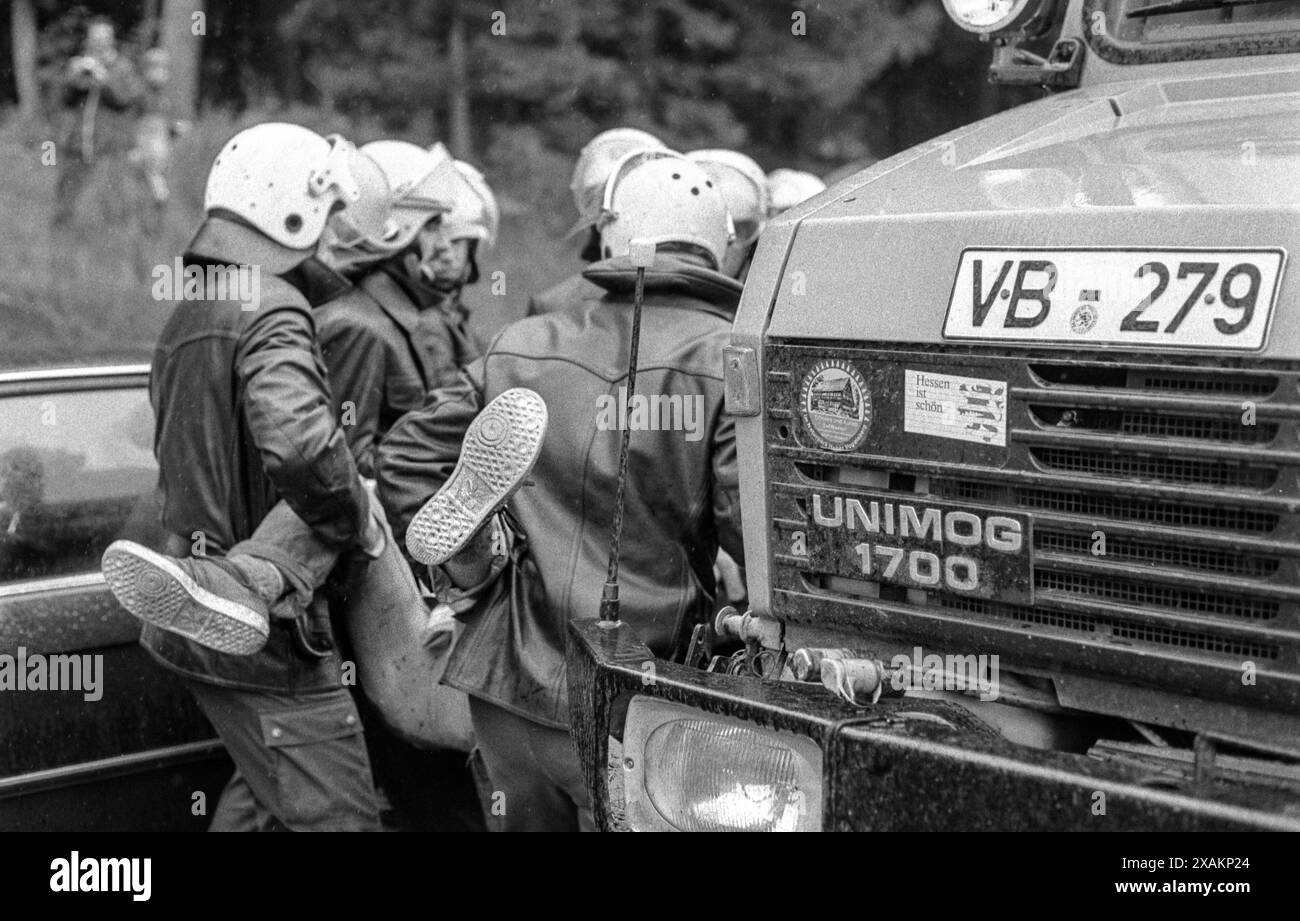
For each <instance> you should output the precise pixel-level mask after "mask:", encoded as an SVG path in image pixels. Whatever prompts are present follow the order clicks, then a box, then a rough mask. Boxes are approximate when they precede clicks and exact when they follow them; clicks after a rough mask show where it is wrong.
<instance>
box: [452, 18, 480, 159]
mask: <svg viewBox="0 0 1300 921" xmlns="http://www.w3.org/2000/svg"><path fill="white" fill-rule="evenodd" d="M466 45H467V39H466V34H465V14H464V11H463V10H462V8H461V5H460V0H450V2H449V3H448V4H447V64H448V66H449V67H450V70H451V80H450V81H449V85H448V87H447V145H448V146H449V147H450V148H451V152H452V154H453V155H455V157H456V158H457V159H459V160H473V159H474V138H473V134H472V132H471V130H470V117H469V60H468V49H467V47H466Z"/></svg>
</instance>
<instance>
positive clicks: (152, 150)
mask: <svg viewBox="0 0 1300 921" xmlns="http://www.w3.org/2000/svg"><path fill="white" fill-rule="evenodd" d="M140 60H141V73H142V74H143V77H144V96H143V101H142V105H141V110H142V111H141V114H140V118H139V121H138V122H137V124H136V132H135V147H134V148H132V150H131V153H130V155H129V157H128V159H130V161H131V162H132V163H134V164H135V165H136V167H137V168H139V170H140V172H141V174H142V175H143V176H144V179H145V183H146V184H147V185H148V187H149V195H150V198H151V202H152V207H151V208H150V209H149V214H148V215H147V216H146V219H145V230H146V231H147V232H148V233H150V234H151V235H154V236H156V235H157V234H158V232H159V231H161V229H162V220H163V214H164V212H165V210H166V208H167V201H168V200H169V199H170V198H171V189H170V188H169V187H168V184H167V172H168V169H169V168H170V167H171V157H172V143H173V142H174V141H175V140H176V138H178V137H180V136H181V135H182V134H184V133H185V131H186V129H187V126H186V124H185V123H184V122H181V121H177V120H176V119H173V118H172V116H171V111H172V107H171V102H170V95H169V93H168V89H167V84H168V81H169V80H170V79H171V61H170V58H169V56H168V54H167V52H166V51H164V50H163V49H162V48H150V49H149V50H148V51H146V52H145V53H144V55H143V56H142V57H141V59H140Z"/></svg>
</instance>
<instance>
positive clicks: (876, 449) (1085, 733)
mask: <svg viewBox="0 0 1300 921" xmlns="http://www.w3.org/2000/svg"><path fill="white" fill-rule="evenodd" d="M952 2H953V4H955V5H959V4H960V3H961V0H952ZM1149 2H1150V3H1151V4H1152V6H1153V7H1154V5H1155V0H1149ZM1001 5H1002V6H1005V7H1007V8H1011V7H1013V6H1014V7H1016V8H1017V9H1018V10H1021V11H1023V13H1024V15H1025V16H1028V15H1030V14H1031V13H1033V8H1034V7H1035V6H1036V5H1037V4H1035V3H1033V2H1029V3H1028V4H1026V2H1025V0H1008V2H1006V3H1003V4H1001ZM1145 5H1146V4H1143V3H1141V2H1139V0H1129V2H1127V3H1122V2H1121V0H1071V2H1069V3H1068V5H1062V6H1055V5H1053V4H1051V3H1045V4H1043V5H1042V6H1041V11H1043V18H1044V21H1047V20H1050V21H1052V22H1053V23H1054V24H1055V25H1054V28H1055V29H1057V30H1058V31H1059V37H1058V38H1056V40H1055V42H1054V43H1053V44H1052V46H1051V50H1050V51H1049V52H1046V53H1045V54H1043V55H1039V56H1036V57H1035V56H1034V55H1030V54H1021V53H1020V52H1019V50H1018V48H1017V42H1018V40H1019V39H1018V37H1017V35H1016V34H1007V35H1004V36H1002V37H1001V38H995V42H997V43H998V52H997V56H996V57H995V64H994V75H995V76H999V75H1001V77H1002V78H1004V79H1014V80H1017V81H1019V82H1025V81H1026V80H1027V79H1029V78H1027V77H1026V73H1025V71H1026V69H1028V70H1030V71H1032V74H1031V75H1030V77H1031V78H1032V80H1035V81H1037V82H1041V83H1043V84H1045V85H1053V86H1057V87H1069V86H1075V87H1077V88H1075V89H1069V90H1067V91H1065V92H1061V93H1058V94H1055V95H1050V96H1047V97H1046V98H1044V99H1042V100H1040V101H1037V102H1033V103H1030V104H1027V105H1024V106H1021V107H1019V108H1017V109H1014V110H1011V111H1008V112H1004V113H1001V114H999V115H996V116H993V117H991V118H988V119H984V120H982V121H980V122H976V123H974V124H972V125H969V126H967V127H965V128H962V129H959V130H957V131H954V132H951V133H950V134H947V135H945V136H943V137H940V138H937V139H935V140H934V141H931V142H928V143H925V144H922V145H920V146H918V147H915V148H912V149H911V150H908V151H904V152H903V153H900V154H898V155H897V156H894V157H891V158H889V159H887V160H884V161H881V162H879V163H876V164H874V165H873V166H871V167H870V168H869V169H867V170H865V171H864V172H861V173H858V174H856V175H854V176H852V177H850V178H847V179H844V180H842V181H841V182H839V183H838V184H836V185H835V186H833V187H832V188H831V189H829V190H828V191H827V192H825V193H823V194H821V195H819V196H817V197H816V198H814V199H812V200H810V201H809V202H806V203H804V204H803V205H800V206H797V207H795V208H794V209H792V210H791V211H789V212H787V213H786V214H784V215H782V217H781V218H779V219H778V220H776V221H774V222H773V223H772V224H771V225H769V227H768V229H767V230H766V231H765V233H764V236H763V238H762V240H761V241H760V244H759V249H758V252H757V255H756V258H755V260H754V263H753V267H752V269H751V272H750V274H749V277H748V280H747V282H746V287H745V293H744V297H743V299H742V302H741V307H740V310H739V313H738V316H737V320H736V324H735V327H734V330H733V337H732V346H731V348H730V349H729V350H728V353H727V359H726V360H727V366H726V368H725V372H726V379H727V398H728V412H730V413H732V414H733V415H735V416H736V429H737V443H738V451H739V454H740V459H741V494H742V506H743V512H744V522H745V546H746V566H747V577H748V587H749V599H750V605H751V609H750V611H749V612H747V614H746V615H744V616H742V615H740V614H739V613H738V612H724V613H723V614H722V615H720V617H719V620H718V622H717V623H716V625H707V626H705V627H702V628H700V629H699V630H698V631H697V640H699V643H698V644H697V652H698V650H699V649H703V650H704V651H705V652H706V653H707V652H712V651H714V650H713V649H712V648H711V647H714V646H717V647H719V648H723V647H722V643H723V642H724V641H730V642H731V644H732V645H731V647H729V648H730V649H736V646H737V644H739V643H743V647H741V648H740V649H739V650H738V651H737V652H736V653H735V654H733V655H729V656H718V655H712V656H709V655H705V656H703V657H702V658H699V659H696V658H695V657H694V656H693V655H688V662H687V663H686V664H683V663H673V662H663V661H658V660H655V659H654V658H653V656H650V655H649V653H648V651H647V650H646V649H645V648H644V647H643V646H641V645H640V643H639V642H638V641H637V638H636V636H635V631H634V630H632V629H631V628H629V627H627V625H618V624H610V623H600V622H597V623H585V624H575V625H573V626H572V627H571V631H572V633H573V638H574V642H573V645H572V647H571V652H570V657H569V668H570V682H571V691H572V693H571V700H572V701H573V704H572V706H573V730H574V733H575V736H576V737H577V738H578V740H579V748H580V751H581V752H582V755H583V760H584V766H585V769H586V772H587V777H588V784H589V788H590V791H591V794H592V797H593V802H594V803H595V806H596V810H597V814H598V819H599V821H600V822H601V824H602V825H603V827H606V828H622V827H632V828H656V829H658V828H717V829H723V830H725V829H731V828H755V829H783V828H789V829H821V828H829V829H839V830H874V831H881V830H904V829H907V830H951V829H1004V830H1005V829H1012V830H1032V829H1037V830H1050V829H1058V830H1089V829H1096V830H1118V829H1194V830H1195V829H1215V828H1286V829H1292V830H1295V829H1300V541H1298V540H1297V538H1298V537H1300V533H1298V529H1300V517H1298V514H1300V479H1298V478H1297V473H1298V472H1300V467H1297V464H1300V451H1298V450H1297V448H1298V447H1300V443H1298V442H1297V437H1298V433H1300V312H1298V311H1297V309H1296V306H1295V305H1296V304H1297V302H1300V278H1298V277H1297V274H1296V272H1295V271H1294V266H1290V265H1288V262H1287V261H1288V258H1291V257H1293V256H1294V253H1295V250H1296V245H1297V243H1298V242H1300V183H1297V182H1296V181H1295V177H1296V176H1297V175H1298V174H1300V114H1298V113H1300V9H1297V8H1296V7H1295V6H1294V5H1291V6H1289V7H1286V6H1285V5H1283V4H1277V3H1274V4H1263V5H1260V6H1259V7H1258V9H1257V10H1254V7H1243V8H1242V9H1248V10H1254V12H1249V13H1245V14H1242V15H1241V16H1240V17H1239V19H1240V22H1237V21H1232V22H1230V20H1229V14H1227V13H1225V12H1224V10H1223V9H1222V8H1219V9H1215V10H1206V9H1203V8H1192V7H1186V8H1184V9H1182V10H1179V9H1175V8H1174V5H1172V4H1168V5H1166V4H1162V5H1164V6H1166V9H1165V10H1163V11H1159V12H1154V11H1146V12H1142V11H1139V10H1138V8H1139V7H1141V6H1145ZM967 6H968V7H970V8H974V7H975V6H976V5H975V4H967ZM980 6H985V5H980ZM987 6H988V7H989V8H994V7H997V6H999V4H997V3H994V4H987ZM1284 7H1285V8H1284ZM1057 12H1059V13H1060V15H1059V16H1057V15H1056V13H1057ZM1166 14H1168V18H1166ZM1035 15H1036V14H1035ZM1270 17H1271V18H1270ZM1286 17H1290V19H1287V18H1286ZM1161 20H1163V21H1161ZM1171 20H1172V21H1171ZM1019 22H1020V23H1021V25H1022V26H1023V24H1024V22H1025V20H1024V19H1021V20H1019ZM1039 26H1040V27H1041V26H1042V23H1041V22H1040V24H1039ZM1023 28H1024V31H1023V32H1021V33H1020V34H1019V38H1027V39H1032V38H1035V37H1037V36H1039V35H1041V34H1042V30H1041V28H1040V30H1039V31H1038V32H1037V33H1034V32H1033V30H1032V29H1030V28H1029V27H1028V26H1024V27H1023ZM1031 33H1032V34H1031ZM1026 61H1029V62H1031V63H1029V64H1026V63H1025V62H1026ZM1198 273H1199V274H1198ZM1166 289H1167V290H1169V291H1170V292H1171V293H1170V295H1169V297H1166V298H1164V300H1162V299H1161V298H1162V295H1163V293H1164V291H1165V290H1166ZM1173 292H1177V296H1176V297H1175V295H1174V293H1173ZM1053 304H1055V308H1054V309H1055V312H1052V310H1053V307H1052V305H1053ZM1156 318H1158V319H1156ZM1239 335H1240V338H1236V337H1238V336H1239ZM940 554H943V555H942V556H940ZM724 651H725V648H724ZM706 660H709V661H708V662H707V665H706V667H703V668H702V667H699V666H700V665H701V664H703V663H704V662H705V661H706ZM968 661H975V662H976V665H977V666H978V670H977V671H973V672H970V673H968V675H967V678H968V679H971V680H967V681H966V683H965V684H963V683H962V680H961V675H960V674H959V672H960V669H958V668H957V667H956V666H955V665H954V663H958V664H960V663H965V662H968ZM990 664H991V668H990V667H989V666H990ZM931 666H933V668H932V667H931ZM963 667H964V666H963ZM647 675H650V676H652V680H649V681H647V680H646V676H647ZM924 675H930V676H932V677H935V680H934V682H933V683H932V684H929V683H925V684H923V683H921V681H920V679H921V677H923V676H924ZM989 679H992V681H991V683H990V685H989V687H993V685H994V684H996V688H994V691H995V693H993V694H985V693H984V691H986V690H988V689H989V687H985V685H984V684H983V682H985V681H986V680H989Z"/></svg>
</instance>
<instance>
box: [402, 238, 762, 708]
mask: <svg viewBox="0 0 1300 921" xmlns="http://www.w3.org/2000/svg"><path fill="white" fill-rule="evenodd" d="M586 274H587V278H588V279H589V280H591V281H593V282H595V283H596V284H598V285H601V286H602V288H603V289H604V296H603V297H600V298H591V299H588V300H583V301H580V302H576V303H574V304H572V305H570V306H568V307H566V308H565V309H563V310H561V311H560V312H557V313H552V314H548V315H545V316H539V317H530V318H526V319H524V320H520V321H519V322H517V323H514V324H512V325H511V326H509V327H507V328H506V329H505V330H504V331H503V332H502V333H501V334H500V335H499V336H498V337H497V339H496V341H495V342H494V343H493V344H492V346H491V347H490V348H489V350H488V353H487V355H485V356H484V358H483V359H482V360H481V361H478V362H476V363H475V364H473V365H472V366H470V368H468V369H467V370H466V373H465V375H464V376H463V377H462V379H461V380H460V381H459V382H458V383H457V384H456V385H455V386H453V387H447V388H443V389H441V390H438V391H436V392H434V393H431V394H430V395H429V399H428V400H427V401H426V402H425V404H424V406H423V407H421V408H420V409H419V410H418V411H416V412H414V413H411V414H409V415H407V416H405V417H403V418H402V419H401V420H399V421H398V423H397V424H396V425H395V426H393V428H392V429H391V430H390V432H389V434H388V437H387V438H385V439H384V442H383V443H382V444H381V445H380V449H379V468H378V473H379V476H378V480H379V492H380V497H381V500H382V502H383V505H384V508H385V510H386V511H387V512H388V515H389V518H390V520H391V522H392V524H393V527H394V530H395V531H396V533H397V534H398V540H399V542H401V541H403V540H404V535H405V532H406V528H407V525H408V524H409V523H410V520H411V517H412V516H413V515H414V513H415V512H416V511H417V510H418V509H419V507H420V506H421V504H423V502H424V501H425V500H426V499H427V498H428V497H429V496H430V495H431V494H432V493H433V492H434V491H435V490H436V489H437V488H438V487H439V486H440V485H441V484H442V483H443V482H445V480H446V478H447V477H448V476H450V474H451V471H452V469H453V468H454V466H455V462H456V458H457V455H458V452H459V447H460V443H461V439H462V438H463V435H464V432H465V429H466V427H467V426H468V425H469V423H470V422H471V421H472V420H473V419H474V417H475V416H476V415H477V413H478V412H479V411H480V409H481V408H482V407H483V406H484V405H485V404H486V403H487V402H488V401H490V400H491V399H493V398H494V397H496V396H497V395H499V394H500V393H502V392H503V391H505V390H507V389H509V388H511V387H529V388H532V389H533V390H536V391H537V392H538V393H539V394H541V395H542V397H543V399H545V400H546V405H547V408H548V412H549V415H550V425H549V428H548V430H547V434H546V440H545V443H544V445H543V448H542V454H541V457H540V459H539V460H538V462H537V466H536V468H535V469H534V471H533V473H532V480H533V481H534V485H532V486H528V487H525V488H523V489H521V490H520V491H519V492H518V493H516V495H515V497H514V498H513V499H512V500H511V506H510V507H511V510H512V511H513V513H514V515H515V517H516V518H517V520H518V522H519V523H520V525H521V526H522V528H523V530H524V531H525V532H526V534H527V535H528V539H529V542H530V551H531V554H532V556H533V559H534V560H535V561H536V564H537V570H538V572H539V573H540V576H541V580H542V582H543V583H544V587H545V603H544V605H542V606H540V607H539V608H538V609H537V610H536V611H533V612H531V614H530V613H528V612H525V613H524V614H522V615H521V614H520V612H519V611H517V610H510V609H509V606H498V607H493V608H491V609H489V610H487V611H483V612H481V613H478V614H475V615H473V616H472V617H471V619H470V621H469V623H468V624H467V625H466V629H465V633H464V634H463V635H462V637H461V638H460V639H459V640H458V641H457V645H456V647H455V649H454V650H453V653H452V661H451V663H450V664H449V665H448V669H447V675H446V677H445V679H444V680H445V681H446V683H448V684H451V685H453V686H455V687H459V688H460V689H461V690H464V691H467V692H468V693H470V694H474V695H476V696H479V697H483V698H485V699H488V700H491V701H493V702H494V703H497V704H499V705H500V706H503V707H506V708H508V709H511V710H513V711H515V712H517V713H520V714H521V715H524V716H526V717H528V718H529V719H532V720H535V721H537V722H541V723H545V724H547V725H552V726H558V727H566V726H567V725H568V723H567V719H568V717H567V711H568V700H567V689H566V687H565V668H564V644H565V639H564V629H565V623H566V622H567V621H568V619H569V618H572V617H596V616H597V615H598V613H599V603H600V595H601V587H602V585H603V584H604V581H605V570H606V561H607V556H608V552H609V550H608V548H609V535H610V527H611V524H612V520H613V511H614V495H615V488H616V482H617V475H618V456H619V444H620V441H621V438H622V435H621V431H620V430H619V428H618V416H617V409H616V404H617V403H618V402H619V399H620V388H621V387H625V386H626V381H627V356H628V344H629V336H630V332H631V322H630V321H631V316H632V309H631V301H632V284H633V281H634V279H635V270H633V269H632V268H631V266H630V264H629V263H627V262H626V261H624V260H609V261H606V262H600V263H596V264H594V265H593V266H591V267H590V268H589V269H588V271H587V273H586ZM740 290H741V288H740V285H739V284H737V283H736V282H735V281H733V280H732V279H729V278H725V277H724V276H722V275H719V274H718V273H716V272H712V271H708V270H706V269H703V268H699V267H697V266H695V265H692V264H689V263H687V262H684V261H679V260H676V259H674V258H672V257H669V256H665V255H661V256H660V257H659V261H658V262H657V263H656V265H655V266H654V267H652V268H651V269H650V270H649V271H648V272H647V277H646V284H645V292H646V293H645V309H644V312H643V317H642V327H641V345H640V349H641V353H640V361H639V362H638V372H637V393H638V394H639V395H644V396H646V397H651V398H654V397H660V398H667V399H665V400H664V401H663V402H661V403H660V404H659V405H660V407H663V406H667V405H669V404H671V402H672V401H674V400H675V401H676V406H677V407H679V409H678V410H676V415H673V411H672V410H665V411H664V412H663V413H661V415H660V425H659V428H658V429H657V430H647V429H645V428H643V427H642V428H638V427H637V426H636V425H633V426H632V428H633V431H632V435H631V457H630V461H629V475H628V484H627V495H626V511H625V513H624V525H623V527H624V530H623V543H622V555H621V564H620V565H621V569H620V583H621V596H622V614H623V618H624V619H625V620H627V621H628V622H629V623H630V624H632V625H633V626H634V627H635V628H636V630H637V632H638V634H639V635H640V636H641V638H642V639H643V640H644V641H645V642H646V643H647V644H648V645H649V646H650V648H651V649H652V650H654V651H655V652H656V653H657V654H659V655H670V654H671V653H672V652H673V650H674V649H675V648H677V647H678V645H679V644H680V643H682V642H683V640H684V639H685V638H686V637H687V636H688V634H689V630H690V628H691V627H692V626H693V625H694V624H695V623H697V622H699V621H700V620H701V619H702V618H705V617H707V616H709V615H710V614H712V606H713V594H714V580H713V560H714V556H715V555H716V552H717V548H718V546H719V544H721V545H722V546H723V547H724V548H725V549H726V550H727V552H728V553H730V554H732V556H733V557H735V558H736V559H743V555H742V548H741V528H740V503H739V496H738V487H737V467H736V444H735V428H734V425H733V423H732V421H731V419H730V418H729V417H727V416H725V415H724V414H723V411H722V403H723V386H722V367H723V365H722V349H723V346H724V345H725V344H726V343H727V340H728V334H729V331H730V327H731V320H732V317H733V313H734V310H735V306H736V303H737V301H738V299H739V296H740ZM688 404H689V407H690V409H689V414H687V411H686V409H685V408H686V407H687V405H688ZM611 412H612V414H611ZM688 422H689V423H691V427H690V430H689V431H686V430H683V428H684V426H685V425H686V423H688ZM674 425H676V428H674ZM521 616H523V617H529V616H531V617H536V618H540V619H542V620H544V622H540V623H536V622H518V620H517V619H518V618H519V617H521Z"/></svg>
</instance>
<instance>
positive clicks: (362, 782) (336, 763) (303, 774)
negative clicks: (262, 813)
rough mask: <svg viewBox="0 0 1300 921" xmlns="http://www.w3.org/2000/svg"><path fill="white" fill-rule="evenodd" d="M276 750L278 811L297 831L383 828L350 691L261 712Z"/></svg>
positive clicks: (264, 737)
mask: <svg viewBox="0 0 1300 921" xmlns="http://www.w3.org/2000/svg"><path fill="white" fill-rule="evenodd" d="M260 720H261V729H262V742H263V744H264V745H265V746H266V747H267V748H268V749H269V750H270V751H271V754H272V775H273V776H272V779H273V781H274V785H275V790H276V799H277V800H278V802H277V804H276V812H277V814H279V815H280V816H281V817H282V819H283V821H284V822H285V824H287V825H288V826H289V827H290V828H293V829H294V830H295V831H362V830H370V829H377V828H378V827H379V809H378V802H377V797H376V794H375V790H374V781H373V779H372V777H371V773H370V758H369V756H368V755H367V753H366V744H365V739H364V737H363V736H362V731H361V719H360V717H359V716H358V715H357V710H356V706H355V705H354V704H353V702H352V699H351V697H350V696H349V695H348V693H347V691H345V690H343V689H341V688H340V689H339V690H338V691H337V692H336V693H331V694H330V695H329V696H328V698H326V699H324V700H321V701H319V702H311V703H304V704H302V705H298V706H293V707H285V708H282V709H276V710H268V711H265V712H263V713H261V714H260Z"/></svg>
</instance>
